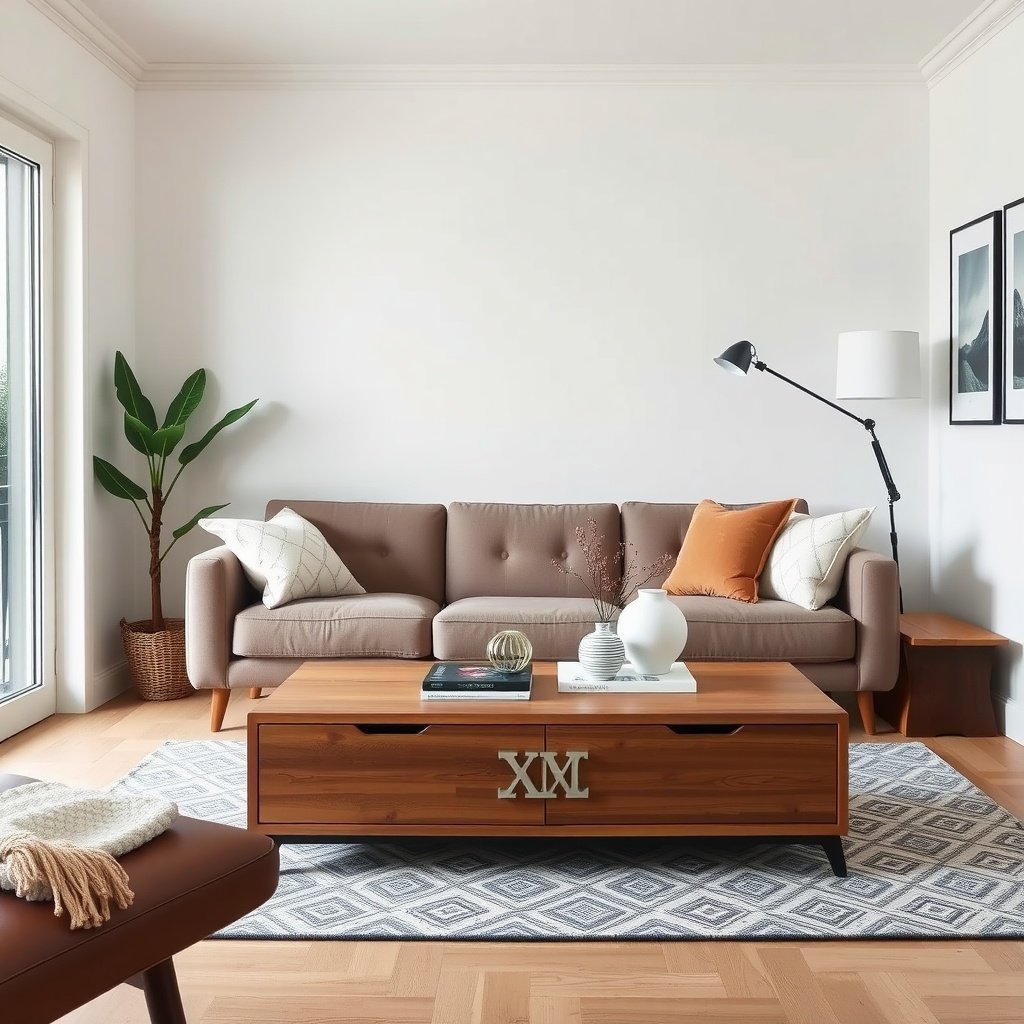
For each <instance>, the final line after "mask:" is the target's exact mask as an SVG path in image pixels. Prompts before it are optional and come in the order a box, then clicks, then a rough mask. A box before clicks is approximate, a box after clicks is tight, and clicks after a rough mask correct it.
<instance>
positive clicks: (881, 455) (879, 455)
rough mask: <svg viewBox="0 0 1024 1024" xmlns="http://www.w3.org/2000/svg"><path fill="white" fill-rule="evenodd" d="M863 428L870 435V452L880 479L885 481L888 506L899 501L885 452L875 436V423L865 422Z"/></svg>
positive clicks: (872, 421) (898, 494) (898, 493)
mask: <svg viewBox="0 0 1024 1024" xmlns="http://www.w3.org/2000/svg"><path fill="white" fill-rule="evenodd" d="M864 426H865V427H866V428H867V431H868V433H869V434H870V435H871V450H872V451H873V452H874V453H875V459H876V460H877V461H878V468H879V469H880V470H881V471H882V479H883V480H884V481H885V489H886V491H887V492H888V494H889V504H890V505H891V504H892V503H893V502H895V501H899V500H900V492H899V491H898V490H897V489H896V483H895V481H894V480H893V478H892V473H891V472H890V470H889V463H888V462H886V460H885V452H883V451H882V445H881V442H880V441H879V440H878V438H877V437H876V436H875V421H874V420H865V421H864Z"/></svg>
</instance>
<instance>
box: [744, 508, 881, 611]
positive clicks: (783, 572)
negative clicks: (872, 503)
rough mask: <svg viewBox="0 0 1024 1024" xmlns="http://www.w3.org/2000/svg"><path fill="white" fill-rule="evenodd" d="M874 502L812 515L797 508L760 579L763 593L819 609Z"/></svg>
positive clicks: (832, 594) (839, 576) (835, 583)
mask: <svg viewBox="0 0 1024 1024" xmlns="http://www.w3.org/2000/svg"><path fill="white" fill-rule="evenodd" d="M874 511H875V510H874V508H855V509H853V510H852V511H850V512H836V513H835V514H833V515H828V516H817V517H812V516H808V515H803V514H802V513H799V512H795V513H793V515H792V516H791V517H790V520H789V523H788V524H787V525H786V526H785V527H784V528H783V530H782V533H780V534H779V536H778V538H777V539H776V541H775V543H774V544H773V545H772V549H771V551H770V552H769V553H768V561H767V563H766V564H765V567H764V572H763V573H762V574H761V578H760V580H758V593H759V596H761V597H775V598H778V599H779V600H780V601H789V602H790V603H791V604H798V605H800V607H801V608H806V609H807V610H808V611H812V612H813V611H817V610H818V609H819V608H821V607H822V606H823V605H825V604H827V603H828V602H829V601H831V600H832V598H833V597H835V596H836V594H838V593H839V585H840V583H841V582H842V579H843V571H844V569H845V568H846V559H847V558H848V557H849V554H850V552H851V551H852V550H853V549H854V548H855V547H856V545H857V541H858V540H860V536H861V534H862V533H863V532H864V530H865V529H867V525H868V520H870V518H871V513H872V512H874Z"/></svg>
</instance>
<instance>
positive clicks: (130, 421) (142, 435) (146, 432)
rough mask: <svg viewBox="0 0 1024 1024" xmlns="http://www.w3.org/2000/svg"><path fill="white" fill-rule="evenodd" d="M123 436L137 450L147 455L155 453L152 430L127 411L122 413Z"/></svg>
mask: <svg viewBox="0 0 1024 1024" xmlns="http://www.w3.org/2000/svg"><path fill="white" fill-rule="evenodd" d="M124 436H125V437H127V438H128V443H129V444H130V445H131V446H132V447H133V448H134V449H135V450H136V451H137V452H142V454H143V455H147V456H148V455H153V454H155V446H154V441H153V431H152V430H150V429H149V427H147V426H146V424H145V423H143V422H142V420H140V419H136V418H135V417H134V416H133V415H132V414H131V413H128V412H126V413H125V414H124Z"/></svg>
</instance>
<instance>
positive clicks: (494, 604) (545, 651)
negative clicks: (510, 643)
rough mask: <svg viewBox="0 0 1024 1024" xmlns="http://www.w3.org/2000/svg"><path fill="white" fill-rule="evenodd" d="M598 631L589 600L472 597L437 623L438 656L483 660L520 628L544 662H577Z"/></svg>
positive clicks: (452, 606) (456, 604)
mask: <svg viewBox="0 0 1024 1024" xmlns="http://www.w3.org/2000/svg"><path fill="white" fill-rule="evenodd" d="M593 628H594V602H593V601H591V600H590V598H589V597H466V598H463V599H462V600H461V601H455V602H453V603H452V604H450V605H448V607H447V608H445V609H444V610H443V611H441V612H440V613H439V614H438V616H437V617H436V618H435V619H434V657H435V658H440V659H441V660H442V661H482V660H483V659H484V658H486V653H485V652H486V650H487V641H488V640H490V639H491V637H492V636H494V634H495V633H497V632H498V631H499V630H502V629H518V630H520V631H521V632H523V633H525V634H526V635H527V637H528V638H529V640H530V643H531V644H533V656H534V658H535V659H537V660H538V661H557V660H559V659H561V660H562V661H570V660H571V661H575V660H576V656H577V652H578V649H579V645H580V640H582V639H583V637H585V636H586V635H587V633H590V632H591V631H592V630H593Z"/></svg>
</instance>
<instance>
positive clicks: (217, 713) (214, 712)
mask: <svg viewBox="0 0 1024 1024" xmlns="http://www.w3.org/2000/svg"><path fill="white" fill-rule="evenodd" d="M230 696H231V691H230V690H229V689H228V688H227V687H226V686H224V687H220V688H218V689H216V690H212V691H211V700H210V732H220V727H221V726H222V725H223V724H224V712H225V711H227V709H228V699H229V698H230Z"/></svg>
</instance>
